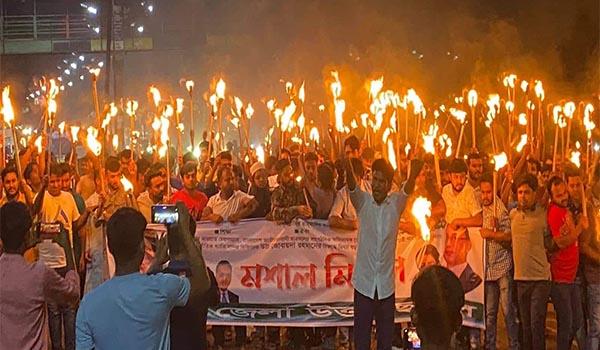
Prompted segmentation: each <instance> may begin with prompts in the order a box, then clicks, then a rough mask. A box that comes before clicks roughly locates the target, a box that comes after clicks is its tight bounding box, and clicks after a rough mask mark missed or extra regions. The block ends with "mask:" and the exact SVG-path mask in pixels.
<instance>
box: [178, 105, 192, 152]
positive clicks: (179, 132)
mask: <svg viewBox="0 0 600 350" xmlns="http://www.w3.org/2000/svg"><path fill="white" fill-rule="evenodd" d="M190 100H191V99H190ZM175 106H176V108H175V129H176V130H177V158H179V156H181V155H182V154H183V145H182V144H181V134H183V123H182V122H181V120H180V118H179V116H180V115H181V112H182V111H183V99H182V98H178V99H176V100H175ZM192 125H194V124H192ZM190 128H191V126H190ZM193 133H194V132H193V131H192V130H190V139H192V150H193V149H194V141H193V139H194V137H193V136H192V135H193Z"/></svg>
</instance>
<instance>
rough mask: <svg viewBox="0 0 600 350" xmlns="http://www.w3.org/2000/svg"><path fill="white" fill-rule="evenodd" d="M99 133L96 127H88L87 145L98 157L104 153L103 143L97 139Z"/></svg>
mask: <svg viewBox="0 0 600 350" xmlns="http://www.w3.org/2000/svg"><path fill="white" fill-rule="evenodd" d="M94 131H95V132H94ZM97 133H98V131H97V130H96V129H95V128H93V127H90V128H88V134H87V145H88V148H89V149H90V151H91V152H92V153H93V154H95V155H96V157H97V156H99V155H100V153H102V144H101V143H100V142H98V140H96V136H97Z"/></svg>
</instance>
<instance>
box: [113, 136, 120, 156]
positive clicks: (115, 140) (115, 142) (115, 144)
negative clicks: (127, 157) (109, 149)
mask: <svg viewBox="0 0 600 350" xmlns="http://www.w3.org/2000/svg"><path fill="white" fill-rule="evenodd" d="M112 146H113V149H114V150H115V152H116V151H117V150H118V149H119V135H117V134H115V135H113V138H112Z"/></svg>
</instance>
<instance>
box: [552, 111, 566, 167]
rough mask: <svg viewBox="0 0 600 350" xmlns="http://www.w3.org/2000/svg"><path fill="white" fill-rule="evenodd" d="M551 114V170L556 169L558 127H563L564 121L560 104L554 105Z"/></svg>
mask: <svg viewBox="0 0 600 350" xmlns="http://www.w3.org/2000/svg"><path fill="white" fill-rule="evenodd" d="M552 114H553V115H554V125H555V128H554V153H553V156H552V172H555V171H556V151H557V149H558V129H559V127H560V128H563V123H564V122H565V120H564V117H563V116H561V114H562V108H561V107H560V106H554V109H553V110H552Z"/></svg>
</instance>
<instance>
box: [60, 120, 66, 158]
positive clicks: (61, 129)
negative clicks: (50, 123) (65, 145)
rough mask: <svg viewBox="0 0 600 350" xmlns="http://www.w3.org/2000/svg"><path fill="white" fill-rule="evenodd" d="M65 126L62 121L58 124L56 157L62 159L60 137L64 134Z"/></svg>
mask: <svg viewBox="0 0 600 350" xmlns="http://www.w3.org/2000/svg"><path fill="white" fill-rule="evenodd" d="M65 126H66V123H65V122H64V121H62V122H60V124H58V156H59V157H62V142H61V140H62V136H63V134H64V132H65Z"/></svg>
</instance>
